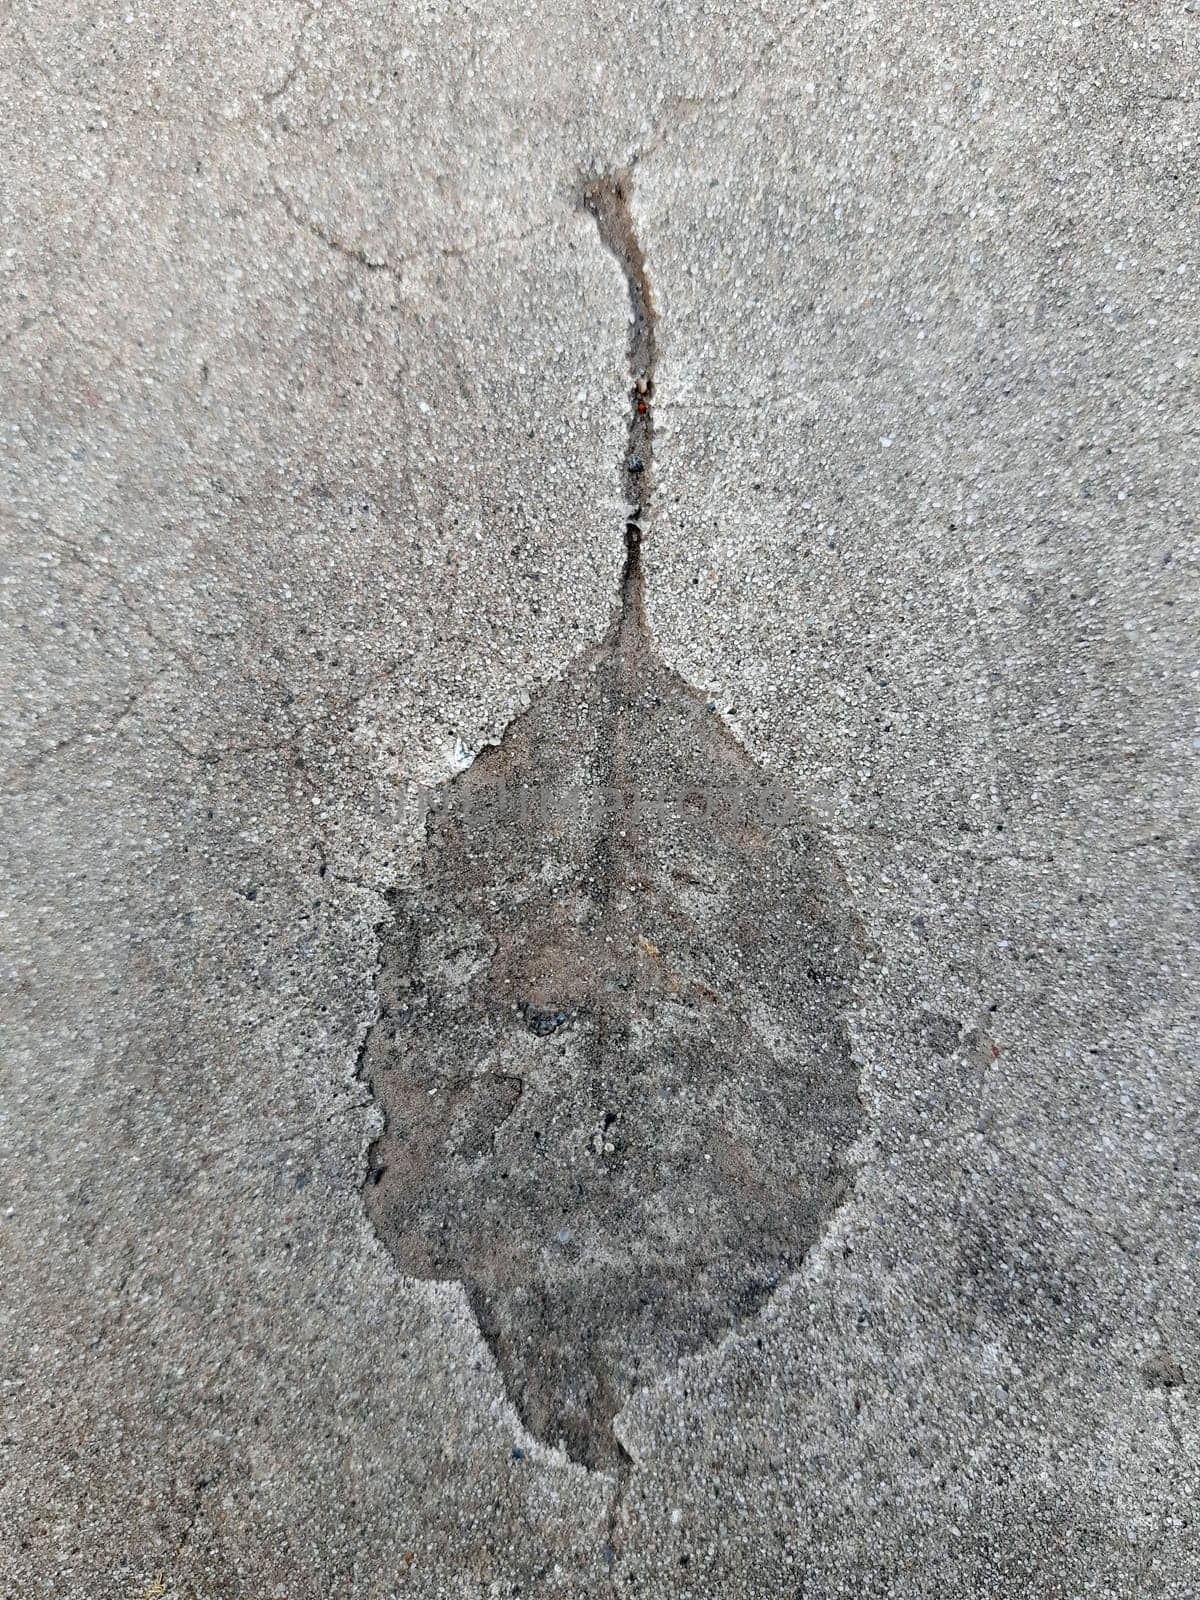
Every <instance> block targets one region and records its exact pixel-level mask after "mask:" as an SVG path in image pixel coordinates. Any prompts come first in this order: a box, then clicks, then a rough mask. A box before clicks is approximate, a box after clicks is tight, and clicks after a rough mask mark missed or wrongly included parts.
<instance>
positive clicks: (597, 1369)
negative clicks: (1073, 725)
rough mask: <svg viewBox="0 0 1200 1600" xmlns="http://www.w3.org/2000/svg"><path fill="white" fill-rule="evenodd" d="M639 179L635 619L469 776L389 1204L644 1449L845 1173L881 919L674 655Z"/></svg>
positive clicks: (433, 849)
mask: <svg viewBox="0 0 1200 1600" xmlns="http://www.w3.org/2000/svg"><path fill="white" fill-rule="evenodd" d="M627 184H628V179H627V178H618V179H616V180H609V181H606V182H603V183H599V184H594V185H592V186H590V187H589V189H588V191H587V199H588V203H589V204H590V205H591V206H592V208H593V210H594V212H595V214H596V216H597V220H598V222H599V225H600V231H601V236H602V238H603V239H604V240H605V242H606V243H608V244H609V245H610V247H611V248H613V250H614V253H615V254H616V255H617V257H618V260H620V261H621V263H622V265H623V266H624V268H625V271H626V275H627V278H628V281H629V287H630V296H631V305H632V315H631V321H630V328H631V334H630V350H629V357H630V375H631V391H630V422H629V438H628V441H627V452H626V455H625V458H624V460H623V462H622V464H621V472H622V479H623V483H624V485H625V494H626V501H627V508H628V509H627V515H628V523H627V541H628V560H627V564H626V570H625V574H624V578H623V583H622V592H621V604H620V607H619V610H618V614H617V616H616V618H615V620H614V622H613V625H612V629H611V631H610V633H609V635H608V637H607V639H606V640H605V641H604V642H603V643H602V644H601V645H600V646H598V647H596V648H595V649H592V650H590V651H587V652H585V653H584V654H583V655H582V656H581V657H580V658H579V659H578V660H577V662H576V663H575V665H574V666H573V667H572V669H571V670H570V671H569V672H568V673H567V674H566V675H565V676H564V677H563V678H562V679H561V681H559V682H557V683H555V684H552V685H551V686H549V687H548V688H547V689H546V690H545V691H543V693H542V695H541V696H540V697H539V698H538V699H537V700H535V702H534V704H533V705H532V706H531V707H530V709H529V710H528V712H526V713H525V714H524V715H522V716H520V717H518V718H517V719H516V720H515V721H514V722H513V723H512V724H511V725H510V726H509V728H508V729H507V731H506V732H505V734H504V736H503V738H502V739H501V741H500V742H499V744H498V745H496V746H493V747H489V748H487V749H485V750H484V751H483V752H482V753H481V754H480V755H479V757H478V758H477V759H476V760H475V762H474V763H473V764H472V765H471V766H470V767H469V768H468V769H467V770H466V771H464V772H462V773H460V774H458V775H457V776H456V777H454V778H453V779H451V781H450V782H449V783H448V784H447V785H445V787H444V788H443V790H442V791H441V792H440V793H439V794H438V795H437V796H436V797H435V799H434V801H433V804H432V805H431V808H430V813H429V821H428V829H427V839H426V846H425V850H424V854H423V856H422V859H421V861H420V863H419V865H418V867H417V869H416V872H415V874H414V876H413V879H412V881H411V883H409V884H408V885H406V886H405V887H404V888H403V889H402V890H400V891H398V892H397V893H396V894H395V895H394V896H393V897H392V916H391V919H390V920H389V922H388V923H387V924H386V925H385V926H384V927H383V929H382V930H381V944H382V969H381V973H380V978H379V996H380V1012H379V1019H378V1021H377V1023H376V1024H375V1026H374V1028H373V1029H372V1031H371V1033H370V1035H369V1037H368V1039H367V1042H366V1045H365V1048H364V1053H363V1061H362V1071H363V1074H364V1076H365V1078H366V1080H367V1081H368V1083H369V1084H370V1087H371V1090H372V1092H373V1093H374V1095H375V1096H376V1098H377V1100H378V1102H379V1104H380V1105H381V1107H382V1109H383V1111H384V1113H385V1116H386V1128H385V1131H384V1133H383V1135H382V1136H381V1138H380V1139H379V1140H378V1141H377V1143H376V1144H375V1146H374V1149H373V1152H372V1163H371V1170H370V1172H369V1175H368V1183H367V1190H366V1193H367V1201H368V1206H369V1209H370V1214H371V1216H372V1218H373V1220H374V1222H375V1225H376V1227H377V1229H378V1231H379V1234H380V1236H381V1237H382V1239H383V1240H384V1241H385V1242H386V1244H387V1245H388V1248H389V1249H390V1250H391V1252H392V1254H393V1256H394V1257H395V1259H396V1262H397V1264H398V1265H399V1266H400V1267H401V1269H402V1270H403V1271H404V1272H406V1273H412V1274H415V1275H416V1276H418V1277H422V1278H432V1279H458V1280H461V1281H462V1282H463V1283H464V1284H465V1286H466V1288H467V1292H468V1295H469V1298H470V1302H471V1305H472V1307H473V1309H474V1312H475V1316H476V1318H477V1321H478V1323H479V1327H480V1330H481V1332H482V1333H483V1335H484V1337H485V1338H486V1340H487V1342H488V1344H489V1346H490V1347H491V1349H492V1352H493V1354H494V1356H495V1358H496V1360H497V1362H498V1364H499V1366H500V1369H501V1371H502V1373H503V1375H504V1378H505V1381H506V1384H507V1386H508V1391H509V1394H510V1395H511V1397H512V1399H513V1401H514V1403H515V1405H516V1406H517V1409H518V1411H519V1412H520V1414H521V1416H522V1418H523V1420H524V1421H525V1423H526V1425H527V1426H528V1427H529V1428H530V1429H531V1430H532V1431H533V1432H534V1433H536V1434H537V1435H538V1436H540V1437H541V1438H542V1439H544V1440H546V1441H548V1442H550V1443H555V1444H557V1443H562V1444H563V1445H565V1447H566V1449H567V1451H568V1452H569V1453H570V1455H571V1456H572V1457H573V1458H574V1459H575V1460H576V1461H579V1462H581V1463H583V1464H585V1465H586V1466H589V1467H593V1468H617V1469H618V1470H619V1469H621V1468H622V1467H623V1464H624V1462H625V1460H626V1456H625V1452H624V1450H623V1448H622V1445H621V1443H620V1440H619V1438H618V1437H617V1434H616V1432H615V1430H614V1418H615V1417H616V1414H617V1413H618V1411H619V1410H620V1408H621V1406H622V1405H623V1404H624V1402H625V1400H626V1399H627V1398H628V1396H629V1395H630V1393H631V1392H632V1391H633V1390H634V1389H635V1388H636V1387H638V1386H639V1385H640V1384H641V1383H643V1382H645V1381H647V1380H650V1379H653V1378H654V1377H655V1376H656V1375H660V1374H661V1373H662V1372H663V1371H664V1370H665V1369H667V1368H668V1367H669V1366H670V1364H671V1363H673V1362H674V1361H675V1360H676V1359H678V1358H679V1357H680V1356H682V1355H684V1354H687V1353H689V1352H692V1351H695V1350H697V1349H699V1348H700V1347H702V1346H703V1345H705V1344H707V1343H709V1342H711V1341H713V1340H715V1339H717V1338H719V1337H720V1336H721V1335H722V1334H723V1333H725V1332H726V1331H727V1330H728V1329H729V1328H731V1327H732V1326H734V1325H736V1324H737V1323H738V1322H739V1321H740V1320H741V1319H743V1318H745V1317H747V1316H750V1315H752V1314H753V1313H754V1312H755V1311H757V1310H758V1309H759V1307H760V1306H761V1305H762V1304H763V1303H764V1301H765V1300H766V1299H767V1298H768V1297H769V1296H770V1294H771V1293H772V1291H773V1290H774V1288H775V1287H776V1285H777V1284H778V1283H779V1282H780V1281H781V1279H782V1278H784V1277H785V1276H786V1275H787V1274H788V1273H789V1272H791V1271H792V1270H794V1269H795V1268H796V1267H797V1266H798V1265H799V1263H800V1262H801V1260H802V1259H803V1257H804V1255H805V1252H806V1251H807V1250H808V1249H809V1247H810V1246H811V1245H812V1243H813V1241H814V1240H815V1239H816V1237H817V1236H818V1234H819V1232H820V1229H821V1227H822V1224H823V1223H824V1222H825V1221H826V1220H827V1219H828V1217H829V1216H830V1214H831V1213H832V1211H833V1210H834V1208H835V1207H836V1206H837V1204H838V1203H839V1201H840V1200H841V1199H842V1197H843V1195H844V1194H845V1192H846V1188H847V1183H848V1172H847V1165H846V1156H847V1151H848V1149H849V1147H850V1145H851V1143H852V1141H853V1139H854V1138H855V1135H856V1133H857V1131H858V1128H859V1124H860V1119H861V1110H860V1105H859V1100H858V1094H857V1086H858V1084H857V1074H856V1069H855V1067H854V1064H853V1061H852V1056H851V1048H850V1044H849V1040H848V1035H847V1029H846V1022H845V1008H846V1003H847V998H848V992H849V989H850V985H851V984H852V982H853V979H854V974H855V970H856V966H857V962H858V958H859V953H860V952H859V946H860V935H859V933H858V931H857V928H856V925H855V922H854V918H853V916H852V914H851V911H850V909H849V906H848V904H847V894H846V889H845V886H844V882H843V880H842V878H841V875H840V872H839V869H838V866H837V863H836V861H835V859H834V857H833V855H832V852H831V851H830V849H829V847H828V845H827V844H826V843H825V842H824V841H823V840H822V838H821V836H820V835H819V834H818V832H817V831H816V830H815V828H814V827H813V825H812V820H811V818H809V817H808V816H807V815H806V814H805V813H804V811H803V808H802V807H800V806H799V805H798V804H796V803H795V801H794V799H793V798H792V797H791V796H789V795H788V794H787V793H786V792H781V791H780V790H779V788H778V786H777V785H775V784H774V783H773V782H771V781H770V780H769V779H768V777H767V775H766V774H765V773H763V772H762V771H761V770H760V769H759V768H758V767H757V766H756V765H755V764H754V762H753V761H752V760H751V759H750V757H749V756H748V755H747V753H746V752H745V750H744V749H743V748H742V747H741V745H740V744H739V743H738V742H737V740H736V739H735V738H734V737H733V735H732V734H731V733H730V732H729V730H728V729H727V727H726V726H725V724H724V722H723V721H722V720H721V718H720V717H719V716H718V715H717V714H716V712H715V709H714V708H713V707H712V706H711V705H709V704H708V703H707V701H706V700H705V698H704V697H703V696H702V695H701V694H699V693H698V692H697V691H696V690H694V689H693V688H691V687H690V686H689V685H688V684H687V683H685V682H684V680H683V679H682V678H680V677H679V676H678V674H676V673H674V672H672V671H670V670H669V669H668V668H667V667H666V666H665V665H664V664H663V663H662V662H661V661H660V660H659V659H658V658H657V656H656V655H655V651H654V647H653V642H652V640H651V637H650V634H649V631H648V628H647V624H646V619H645V611H644V605H643V593H642V572H641V562H640V549H641V540H642V537H643V533H644V530H645V529H646V527H647V526H648V524H649V521H650V519H651V517H652V506H651V505H650V494H649V489H650V483H651V466H652V460H651V457H652V443H653V426H652V411H651V407H652V398H653V376H654V374H653V352H654V337H653V335H654V319H653V312H652V301H651V297H650V293H649V286H648V284H647V283H646V281H645V271H644V266H643V265H642V262H641V255H640V252H639V251H638V249H637V244H636V240H635V239H634V237H633V234H632V229H631V226H630V223H629V214H628V204H627Z"/></svg>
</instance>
